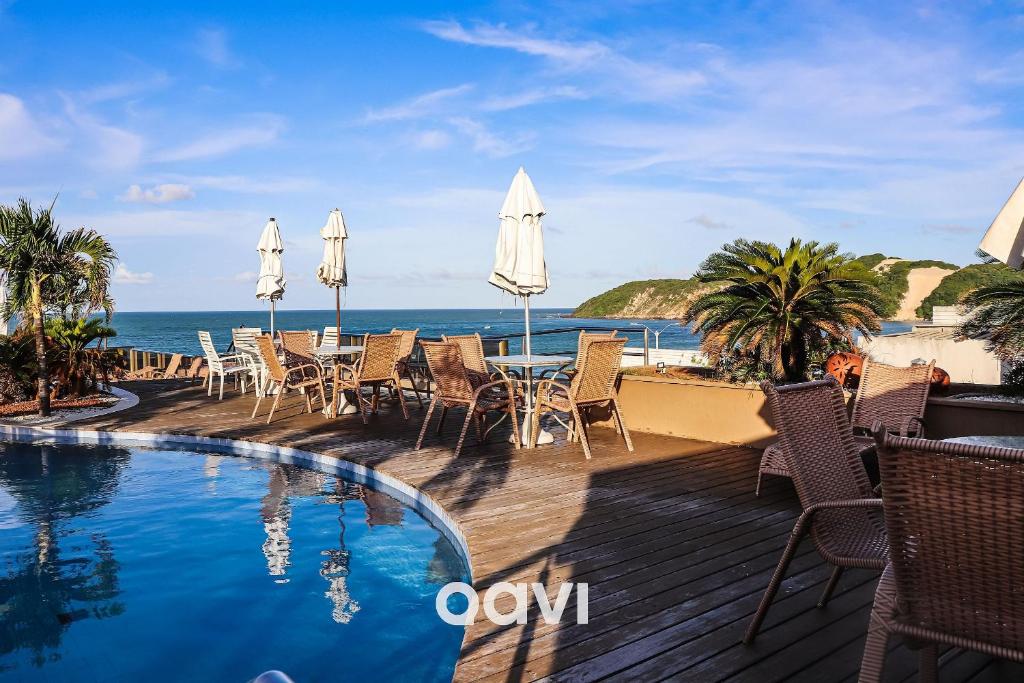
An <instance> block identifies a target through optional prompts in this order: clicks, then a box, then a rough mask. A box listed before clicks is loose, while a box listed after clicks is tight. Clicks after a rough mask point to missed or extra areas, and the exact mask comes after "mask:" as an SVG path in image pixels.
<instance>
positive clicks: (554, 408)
mask: <svg viewBox="0 0 1024 683" xmlns="http://www.w3.org/2000/svg"><path fill="white" fill-rule="evenodd" d="M625 345H626V340H625V339H610V338H609V339H596V340H591V341H589V342H588V343H587V344H586V345H585V346H584V347H583V352H582V353H581V354H580V356H579V358H577V359H576V374H575V375H574V376H573V378H572V381H571V382H570V383H569V384H568V385H565V384H561V383H559V382H556V381H554V380H552V379H543V380H541V381H540V382H539V383H538V384H537V401H536V404H535V406H534V411H533V421H532V422H531V429H530V441H531V443H530V447H531V448H532V447H534V446H536V445H537V435H538V433H539V432H540V418H541V416H543V415H544V414H545V413H555V412H560V413H570V414H571V415H572V421H571V423H570V424H568V425H566V424H564V423H562V422H561V420H559V423H560V424H563V425H564V426H565V428H566V430H567V431H568V433H569V440H570V441H572V440H574V439H575V438H576V436H579V439H580V443H582V445H583V454H584V455H586V456H587V458H590V441H589V439H588V438H587V419H586V418H587V415H588V411H589V409H590V408H593V407H595V406H609V407H610V408H611V410H612V415H613V416H614V418H615V423H616V424H615V426H616V429H617V431H619V432H620V433H621V434H622V437H623V439H624V440H625V441H626V448H627V449H629V451H630V452H632V450H633V440H632V439H630V438H629V430H628V429H626V423H625V421H624V420H623V419H622V409H621V408H620V407H619V394H618V392H617V391H616V390H615V381H616V380H617V379H618V375H619V366H620V365H621V363H622V348H623V347H624V346H625ZM555 419H558V417H557V415H556V416H555Z"/></svg>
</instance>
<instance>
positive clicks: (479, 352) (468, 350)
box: [441, 332, 498, 387]
mask: <svg viewBox="0 0 1024 683" xmlns="http://www.w3.org/2000/svg"><path fill="white" fill-rule="evenodd" d="M441 340H442V341H445V342H453V343H455V344H458V345H459V353H460V354H461V355H462V362H463V363H465V364H466V370H467V371H468V372H469V381H470V382H472V383H473V386H475V387H478V386H481V385H483V384H488V383H489V382H492V381H495V380H496V379H497V378H498V375H497V374H493V375H492V373H491V371H490V369H489V368H488V367H487V361H486V360H485V359H484V342H483V339H481V337H480V333H479V332H475V333H473V334H452V335H447V334H446V335H444V336H442V337H441Z"/></svg>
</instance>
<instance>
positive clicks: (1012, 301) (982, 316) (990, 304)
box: [958, 275, 1024, 359]
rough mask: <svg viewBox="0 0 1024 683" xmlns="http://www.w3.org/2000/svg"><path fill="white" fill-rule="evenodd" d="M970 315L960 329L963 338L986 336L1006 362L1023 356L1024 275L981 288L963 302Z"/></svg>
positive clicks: (971, 293) (994, 349) (968, 295)
mask: <svg viewBox="0 0 1024 683" xmlns="http://www.w3.org/2000/svg"><path fill="white" fill-rule="evenodd" d="M960 303H961V305H962V306H964V307H965V308H967V309H968V310H969V311H970V313H969V314H968V317H967V319H966V320H964V322H963V323H962V324H961V325H960V329H959V330H958V332H959V336H961V337H963V338H977V337H984V338H986V339H987V340H988V342H989V345H990V346H991V348H992V350H993V351H995V352H996V353H997V354H998V355H999V356H1001V357H1003V358H1006V359H1016V358H1020V357H1021V356H1022V355H1024V275H1022V276H1021V277H1020V279H1018V280H1013V281H1010V282H1003V283H998V284H993V285H986V286H985V287H979V288H978V289H975V290H974V291H973V292H970V293H968V294H967V296H965V297H964V298H963V300H962V301H961V302H960Z"/></svg>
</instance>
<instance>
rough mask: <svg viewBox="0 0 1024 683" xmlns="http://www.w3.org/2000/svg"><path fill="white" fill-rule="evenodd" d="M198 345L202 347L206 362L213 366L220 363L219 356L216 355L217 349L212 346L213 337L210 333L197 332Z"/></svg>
mask: <svg viewBox="0 0 1024 683" xmlns="http://www.w3.org/2000/svg"><path fill="white" fill-rule="evenodd" d="M199 345H200V346H201V347H203V353H204V354H206V362H207V363H209V364H211V365H214V364H218V363H220V354H219V353H217V347H216V346H214V344H213V337H211V336H210V333H209V332H207V331H205V330H200V331H199Z"/></svg>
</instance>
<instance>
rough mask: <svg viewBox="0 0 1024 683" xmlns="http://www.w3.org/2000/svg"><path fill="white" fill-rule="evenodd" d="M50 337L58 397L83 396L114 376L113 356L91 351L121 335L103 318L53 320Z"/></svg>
mask: <svg viewBox="0 0 1024 683" xmlns="http://www.w3.org/2000/svg"><path fill="white" fill-rule="evenodd" d="M46 335H47V337H49V339H50V341H51V342H52V348H51V361H52V363H53V368H54V372H53V378H54V380H56V387H57V390H56V394H57V395H58V396H63V395H68V396H81V395H82V394H83V393H85V392H86V391H88V390H89V389H91V388H92V387H94V386H95V385H96V383H97V381H98V380H99V379H100V378H103V377H105V376H107V375H108V374H109V373H110V370H111V366H110V360H109V358H108V357H109V355H110V354H106V353H104V352H103V351H102V350H101V349H98V348H87V347H88V346H89V344H91V343H93V342H94V341H96V340H98V339H107V338H110V337H114V336H116V335H117V332H116V331H115V330H114V329H113V328H112V327H108V326H106V325H105V324H104V323H103V321H102V320H100V319H99V318H78V319H75V320H65V319H64V318H53V319H51V320H48V321H47V322H46Z"/></svg>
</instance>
